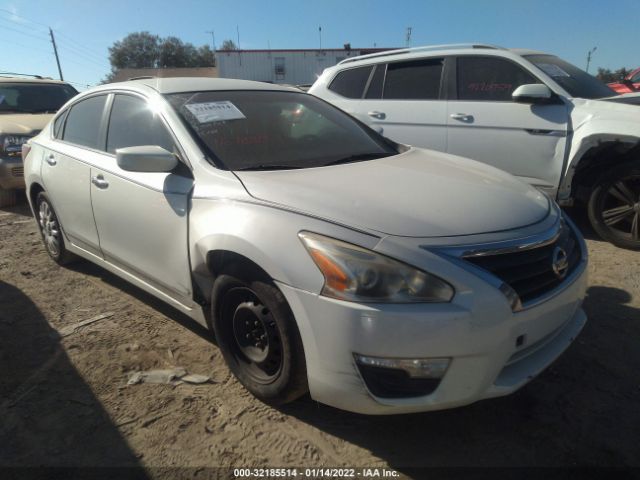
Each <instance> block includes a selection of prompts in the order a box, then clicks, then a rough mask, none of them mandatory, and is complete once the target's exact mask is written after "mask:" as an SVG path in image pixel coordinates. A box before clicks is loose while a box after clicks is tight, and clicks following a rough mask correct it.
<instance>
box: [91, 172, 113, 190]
mask: <svg viewBox="0 0 640 480" xmlns="http://www.w3.org/2000/svg"><path fill="white" fill-rule="evenodd" d="M91 183H93V184H94V185H95V186H96V187H98V188H102V189H105V188H107V187H108V186H109V182H107V181H106V180H105V179H104V177H103V176H102V175H97V176H95V177H91Z"/></svg>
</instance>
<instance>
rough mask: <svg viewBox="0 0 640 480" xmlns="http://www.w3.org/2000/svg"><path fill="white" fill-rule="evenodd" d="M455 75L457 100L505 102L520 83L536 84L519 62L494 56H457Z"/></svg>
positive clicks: (509, 99) (535, 80)
mask: <svg viewBox="0 0 640 480" xmlns="http://www.w3.org/2000/svg"><path fill="white" fill-rule="evenodd" d="M457 76H458V81H457V90H458V100H480V101H493V102H507V101H511V100H512V98H511V94H512V93H513V91H514V90H515V89H516V88H518V87H519V86H520V85H525V84H530V83H540V81H539V80H537V79H536V78H535V77H534V76H533V75H531V74H530V73H529V72H527V71H526V70H524V69H523V68H521V67H520V66H519V65H516V64H515V63H513V62H511V61H509V60H504V59H502V58H497V57H480V56H477V57H460V58H458V64H457Z"/></svg>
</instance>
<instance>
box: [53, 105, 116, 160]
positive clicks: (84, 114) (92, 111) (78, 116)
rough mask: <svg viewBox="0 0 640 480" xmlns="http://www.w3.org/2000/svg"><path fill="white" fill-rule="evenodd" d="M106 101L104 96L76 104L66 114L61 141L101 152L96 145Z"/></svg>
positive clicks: (100, 147)
mask: <svg viewBox="0 0 640 480" xmlns="http://www.w3.org/2000/svg"><path fill="white" fill-rule="evenodd" d="M106 100H107V97H106V95H100V96H97V97H91V98H87V99H86V100H82V101H80V102H78V103H76V104H75V105H74V106H73V107H71V110H69V113H68V114H67V122H66V124H65V127H64V133H63V135H62V139H63V140H65V141H66V142H71V143H75V144H77V145H82V146H85V147H90V148H95V149H100V150H102V148H103V145H98V143H99V139H100V124H101V121H102V112H103V111H104V104H105V102H106Z"/></svg>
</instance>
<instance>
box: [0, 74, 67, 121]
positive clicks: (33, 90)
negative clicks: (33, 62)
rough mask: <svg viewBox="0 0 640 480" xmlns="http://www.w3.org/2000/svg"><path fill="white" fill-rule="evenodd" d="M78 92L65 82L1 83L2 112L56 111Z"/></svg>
mask: <svg viewBox="0 0 640 480" xmlns="http://www.w3.org/2000/svg"><path fill="white" fill-rule="evenodd" d="M77 94H78V91H77V90H76V89H75V88H73V87H72V86H71V85H66V84H63V83H60V84H55V83H26V82H25V83H0V114H2V113H45V112H51V113H54V112H56V111H58V109H59V108H60V107H61V106H62V105H64V104H65V103H66V102H67V100H69V99H70V98H73V97H74V96H75V95H77Z"/></svg>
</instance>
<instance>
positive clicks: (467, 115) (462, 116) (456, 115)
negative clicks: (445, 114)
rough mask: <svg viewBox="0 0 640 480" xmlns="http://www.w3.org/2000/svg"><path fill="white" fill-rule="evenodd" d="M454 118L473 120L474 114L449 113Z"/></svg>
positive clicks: (463, 120)
mask: <svg viewBox="0 0 640 480" xmlns="http://www.w3.org/2000/svg"><path fill="white" fill-rule="evenodd" d="M449 116H450V117H451V118H453V119H454V120H460V121H461V122H473V115H469V114H468V113H452V114H451V115H449Z"/></svg>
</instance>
